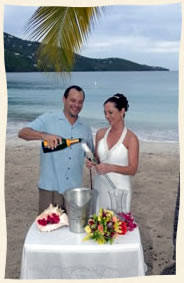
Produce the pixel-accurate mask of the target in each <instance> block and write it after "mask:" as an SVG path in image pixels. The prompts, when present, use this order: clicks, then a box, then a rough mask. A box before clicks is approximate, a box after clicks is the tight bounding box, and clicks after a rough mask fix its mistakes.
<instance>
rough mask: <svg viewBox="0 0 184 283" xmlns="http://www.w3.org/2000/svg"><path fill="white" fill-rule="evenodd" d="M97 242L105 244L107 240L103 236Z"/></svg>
mask: <svg viewBox="0 0 184 283" xmlns="http://www.w3.org/2000/svg"><path fill="white" fill-rule="evenodd" d="M97 243H98V244H99V245H103V244H104V243H105V240H104V239H103V238H100V239H98V240H97Z"/></svg>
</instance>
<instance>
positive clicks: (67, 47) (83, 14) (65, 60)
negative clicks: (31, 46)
mask: <svg viewBox="0 0 184 283" xmlns="http://www.w3.org/2000/svg"><path fill="white" fill-rule="evenodd" d="M102 10H103V8H100V7H87V8H86V7H84V8H83V7H78V8H76V7H39V8H38V9H37V10H36V11H35V13H34V14H33V15H32V17H31V18H30V20H29V21H28V23H27V25H26V32H28V33H30V36H31V38H32V39H33V40H37V41H41V45H40V48H39V50H38V67H39V68H40V69H43V70H46V69H47V68H48V66H49V67H51V68H53V69H54V70H55V71H56V72H63V71H71V69H72V66H73V64H74V52H77V53H78V52H80V49H81V46H82V44H83V43H84V42H86V41H87V37H88V34H89V33H90V32H91V30H92V28H93V27H94V24H95V22H96V20H97V19H98V17H99V16H100V15H101V11H102Z"/></svg>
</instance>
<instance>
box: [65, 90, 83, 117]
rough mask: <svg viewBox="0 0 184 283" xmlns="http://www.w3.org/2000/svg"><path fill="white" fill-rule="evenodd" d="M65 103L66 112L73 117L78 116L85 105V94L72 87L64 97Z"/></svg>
mask: <svg viewBox="0 0 184 283" xmlns="http://www.w3.org/2000/svg"><path fill="white" fill-rule="evenodd" d="M63 103H64V112H65V113H66V114H67V115H69V116H71V117H77V116H78V114H79V112H80V111H81V110H82V107H83V103H84V95H83V93H82V92H81V91H78V90H76V89H74V88H72V89H71V90H70V91H69V94H68V97H67V98H65V97H63Z"/></svg>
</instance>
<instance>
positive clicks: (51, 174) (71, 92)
mask: <svg viewBox="0 0 184 283" xmlns="http://www.w3.org/2000/svg"><path fill="white" fill-rule="evenodd" d="M84 99H85V93H84V91H83V90H82V88H80V87H79V86H75V85H73V86H71V87H69V88H67V89H66V91H65V93H64V96H63V104H64V109H63V111H62V112H60V113H45V114H42V115H40V116H39V117H37V118H36V119H35V120H34V121H32V122H31V123H29V124H28V126H27V127H25V128H23V129H22V130H20V132H19V134H18V136H19V137H20V138H22V139H24V140H27V141H30V140H41V141H42V140H46V141H47V142H48V147H50V148H55V147H57V145H58V144H59V143H60V142H61V141H62V137H63V138H68V139H73V138H83V139H85V140H86V142H87V144H88V146H89V147H90V148H91V150H92V151H93V150H94V148H93V139H92V133H91V130H90V128H89V127H88V126H87V125H85V124H84V123H83V122H82V121H81V120H80V118H79V117H78V114H79V113H80V111H81V110H82V107H83V103H84ZM83 162H84V151H83V149H82V147H81V145H80V144H75V145H73V146H70V147H68V148H65V149H64V150H59V151H55V152H51V153H43V150H42V149H41V151H40V179H39V182H38V189H39V213H41V212H42V211H43V210H44V209H46V208H47V207H48V206H49V204H50V203H52V204H57V205H60V206H62V207H64V198H63V192H64V191H65V190H67V189H70V188H75V187H80V186H81V184H82V173H83Z"/></svg>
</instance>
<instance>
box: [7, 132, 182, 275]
mask: <svg viewBox="0 0 184 283" xmlns="http://www.w3.org/2000/svg"><path fill="white" fill-rule="evenodd" d="M38 176H39V142H35V141H34V142H26V141H22V140H20V139H18V138H16V137H15V138H8V140H7V143H6V164H5V205H6V220H7V261H6V274H5V278H9V279H16V278H19V276H20V263H21V256H22V247H23V243H24V239H25V236H26V233H27V231H28V229H29V227H30V225H31V224H32V222H33V221H34V219H35V217H36V215H37V207H38V191H37V186H36V184H37V180H38ZM178 181H179V145H178V144H176V143H151V142H149V143H148V142H141V143H140V162H139V169H138V172H137V174H136V175H135V176H134V177H133V196H132V209H131V211H132V214H133V215H134V218H135V220H136V222H137V223H138V225H139V229H140V233H141V239H142V244H143V249H144V257H145V262H146V264H147V267H148V271H147V275H148V276H150V275H160V274H168V273H169V272H170V273H173V270H174V268H173V269H171V266H172V267H174V265H175V262H174V260H173V254H174V247H173V222H174V211H175V205H176V197H177V190H178ZM84 186H88V187H90V178H89V173H88V170H87V169H86V168H84ZM168 267H169V268H168Z"/></svg>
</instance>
